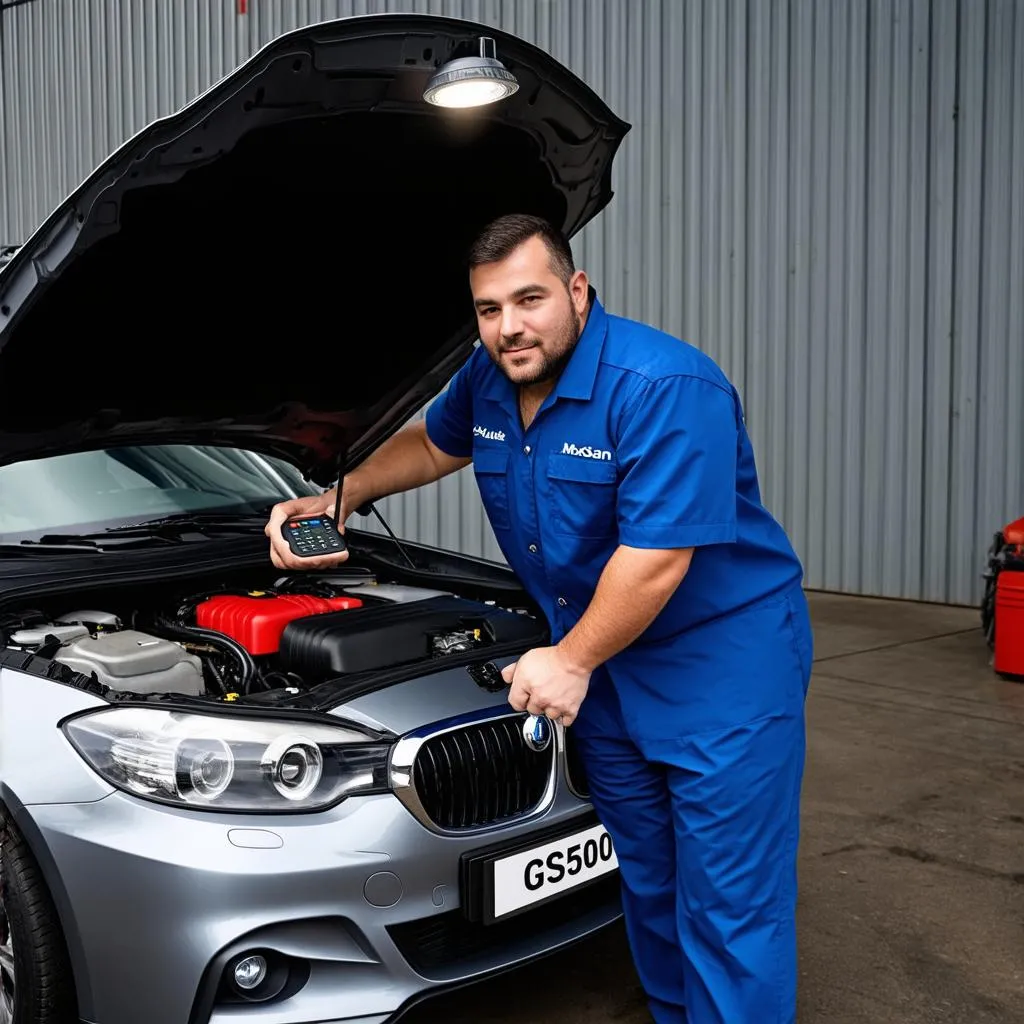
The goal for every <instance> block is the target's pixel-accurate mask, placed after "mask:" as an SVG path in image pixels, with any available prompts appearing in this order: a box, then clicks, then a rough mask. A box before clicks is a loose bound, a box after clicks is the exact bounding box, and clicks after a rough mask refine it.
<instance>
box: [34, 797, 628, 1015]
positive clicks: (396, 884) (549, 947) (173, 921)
mask: <svg viewBox="0 0 1024 1024" xmlns="http://www.w3.org/2000/svg"><path fill="white" fill-rule="evenodd" d="M588 813H589V809H588V805H587V804H585V803H583V802H582V801H580V800H579V799H578V798H577V797H575V796H574V795H573V794H572V793H571V792H570V791H569V790H568V789H567V788H566V787H565V785H564V783H562V782H561V780H560V782H559V785H558V786H557V788H556V792H555V794H554V798H553V800H552V802H551V804H550V806H549V808H548V810H547V812H546V813H545V814H544V815H543V816H542V817H540V818H538V819H534V820H532V821H530V822H528V823H523V824H519V825H515V826H509V827H505V828H498V829H494V830H490V831H489V832H487V833H486V834H482V835H476V836H458V837H454V836H450V835H436V834H434V833H432V832H430V831H428V830H427V829H425V828H424V827H423V826H422V825H421V824H420V823H419V822H418V821H417V820H416V819H415V818H414V817H413V816H412V814H410V812H409V811H408V810H407V809H406V808H405V807H404V806H403V805H402V804H401V803H400V802H399V801H398V799H397V798H396V797H394V796H392V795H383V796H377V797H370V798H361V799H358V800H356V799H353V800H350V801H348V802H346V803H344V804H342V805H341V806H339V807H337V808H334V809H332V810H330V811H327V812H323V813H320V814H315V815H303V816H287V817H285V816H277V817H266V816H262V817H255V816H239V815H209V814H201V813H195V812H188V811H177V810H174V809H170V808H167V807H161V806H157V805H154V804H150V803H147V802H145V801H142V800H138V799H135V798H133V797H130V796H127V795H125V794H122V793H114V794H112V795H110V796H107V797H105V798H103V799H101V800H97V801H95V802H93V803H78V804H46V805H35V806H32V807H29V808H23V809H22V810H21V813H20V814H19V815H18V817H19V818H25V817H27V819H28V820H27V821H24V822H23V823H24V824H25V825H29V826H30V827H29V828H27V829H26V830H25V831H26V832H29V833H32V834H34V836H35V839H36V843H38V844H39V846H40V849H41V850H42V851H45V858H43V859H44V860H45V861H46V862H48V864H49V867H50V871H49V872H48V874H49V875H51V883H52V885H53V887H54V888H56V889H58V890H59V891H57V892H55V896H56V897H57V902H58V906H60V907H61V912H62V917H63V919H64V927H65V932H66V933H67V934H68V936H69V945H70V946H71V954H72V960H73V963H74V969H75V981H76V985H77V988H78V994H79V1000H80V1006H81V1013H82V1017H83V1019H84V1020H87V1021H90V1022H92V1024H138V1022H139V1021H143V1020H144V1021H146V1022H147V1024H186V1022H187V1024H225V1022H229V1021H230V1022H234V1024H237V1022H240V1021H246V1022H253V1024H271V1022H273V1024H311V1022H316V1024H329V1022H340V1021H351V1020H355V1019H358V1020H359V1021H360V1024H383V1022H385V1021H390V1020H393V1019H395V1017H396V1016H397V1015H399V1014H400V1012H401V1011H402V1009H403V1008H404V1007H406V1006H407V1005H409V1004H410V1003H411V1002H413V1001H417V1000H419V999H422V998H424V997H425V996H427V995H429V994H430V993H432V992H434V991H439V990H441V989H443V988H446V987H448V986H451V985H454V984H459V983H464V982H467V981H471V980H476V979H478V978H482V977H484V976H486V975H488V974H490V973H492V972H495V971H500V970H504V969H507V968H509V967H513V966H516V965H518V964H521V963H524V962H526V961H528V960H530V959H532V958H534V957H537V956H539V955H543V954H545V953H548V952H552V951H554V950H556V949H558V948H560V947H562V946H565V945H567V944H569V943H571V942H574V941H576V940H578V939H580V938H582V937H584V936H585V935H587V934H589V933H591V932H593V931H595V930H597V929H599V928H601V927H603V926H605V925H607V924H609V923H611V922H612V921H614V920H616V919H617V918H618V916H619V914H620V904H619V896H618V876H617V874H612V875H610V876H607V877H606V878H605V879H604V880H603V881H601V882H598V883H596V884H594V885H592V886H590V887H588V888H586V889H584V890H581V891H579V892H577V893H575V894H567V895H566V896H564V897H562V898H561V899H558V900H556V901H555V902H554V903H550V904H548V905H546V906H543V907H540V908H538V909H536V910H533V911H530V912H528V913H526V914H524V915H522V916H519V917H516V918H512V919H510V920H508V921H505V922H502V923H499V924H495V925H490V926H487V925H483V924H476V923H472V922H470V921H468V920H467V919H466V917H465V915H464V914H463V912H462V910H461V909H460V901H461V899H462V893H461V891H460V886H461V881H460V875H461V872H460V858H461V857H462V855H463V854H466V853H470V852H472V851H475V850H479V849H481V848H484V847H489V846H492V845H493V844H494V843H495V842H501V841H503V840H505V839H510V840H513V839H517V838H521V837H523V836H525V835H529V834H531V833H532V832H535V831H538V830H547V829H549V828H551V827H552V826H558V825H559V824H571V823H572V822H574V821H577V820H579V821H582V822H586V821H587V819H586V818H585V817H582V818H581V815H587V814H588ZM253 949H260V950H270V951H272V952H276V953H277V954H280V955H283V956H285V957H291V958H294V961H293V962H294V963H297V964H299V965H301V967H302V971H303V972H304V973H303V975H302V977H303V978H304V981H303V983H302V984H301V987H299V988H298V990H297V991H295V992H294V993H293V994H291V995H289V996H288V997H287V998H284V999H281V1000H278V1001H275V1002H271V1003H265V1004H261V1003H238V1002H227V1001H225V998H224V990H223V988H221V987H220V980H221V977H222V975H223V972H224V967H225V965H226V964H227V963H228V961H229V960H231V959H232V958H233V957H234V956H235V955H237V954H240V953H243V952H245V951H248V950H253ZM300 980H302V979H300Z"/></svg>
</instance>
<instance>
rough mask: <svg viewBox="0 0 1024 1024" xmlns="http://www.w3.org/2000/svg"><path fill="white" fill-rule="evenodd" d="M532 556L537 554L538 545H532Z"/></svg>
mask: <svg viewBox="0 0 1024 1024" xmlns="http://www.w3.org/2000/svg"><path fill="white" fill-rule="evenodd" d="M530 554H531V555H535V554H537V545H536V544H531V545H530Z"/></svg>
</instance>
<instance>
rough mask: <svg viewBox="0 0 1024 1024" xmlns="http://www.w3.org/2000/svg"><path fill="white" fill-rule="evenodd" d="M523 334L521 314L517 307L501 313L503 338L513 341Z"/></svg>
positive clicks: (506, 309) (508, 308) (507, 308)
mask: <svg viewBox="0 0 1024 1024" xmlns="http://www.w3.org/2000/svg"><path fill="white" fill-rule="evenodd" d="M522 333H523V326H522V323H521V322H520V320H519V313H518V311H517V310H516V308H515V306H511V307H506V308H505V309H503V310H502V311H501V336H502V337H503V338H505V339H506V340H509V341H511V340H512V339H513V338H517V337H519V335H520V334H522Z"/></svg>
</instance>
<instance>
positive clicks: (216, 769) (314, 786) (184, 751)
mask: <svg viewBox="0 0 1024 1024" xmlns="http://www.w3.org/2000/svg"><path fill="white" fill-rule="evenodd" d="M64 732H65V734H66V735H67V737H68V739H69V740H70V741H71V743H72V745H73V746H74V747H75V749H76V750H77V751H78V753H79V754H81V755H82V757H83V758H84V759H85V760H86V762H87V763H88V764H89V765H90V766H91V767H92V768H93V770H94V771H96V772H98V773H99V774H100V775H101V776H103V778H104V779H106V780H107V781H108V782H109V783H111V785H114V786H117V787H118V789H122V790H124V791H125V792H128V793H133V794H134V795H136V796H141V797H146V798H147V799H150V800H157V801H160V802H161V803H169V804H176V805H178V806H186V807H194V808H197V809H207V810H211V811H262V812H264V813H276V812H279V811H314V810H321V809H323V808H324V807H329V806H331V805H332V804H336V803H337V802H338V801H339V800H342V799H344V798H345V797H347V796H353V795H356V794H365V793H382V792H386V791H387V788H388V786H387V777H388V776H387V759H388V750H389V746H388V744H387V743H380V742H377V741H374V740H371V739H369V738H368V737H367V736H365V735H364V734H363V733H361V732H358V731H356V730H355V729H347V728H345V727H344V726H334V725H318V724H315V723H314V724H308V723H305V722H296V723H291V722H285V721H260V720H255V719H244V718H229V717H227V716H225V715H201V714H186V713H182V712H176V711H164V710H160V709H157V708H112V709H109V710H103V711H99V712H97V713H95V714H89V715H84V716H82V717H80V718H75V719H72V720H71V721H69V722H66V723H65V725H64Z"/></svg>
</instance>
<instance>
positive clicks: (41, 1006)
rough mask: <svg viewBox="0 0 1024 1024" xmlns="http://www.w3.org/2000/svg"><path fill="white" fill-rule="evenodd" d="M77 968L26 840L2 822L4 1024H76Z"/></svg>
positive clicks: (0, 1023)
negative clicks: (73, 968)
mask: <svg viewBox="0 0 1024 1024" xmlns="http://www.w3.org/2000/svg"><path fill="white" fill-rule="evenodd" d="M75 1003H76V1000H75V995H74V984H73V981H72V977H71V964H70V962H69V960H68V953H67V948H66V946H65V944H64V935H63V932H62V930H61V927H60V921H59V919H58V917H57V911H56V909H55V908H54V905H53V900H52V899H51V898H50V893H49V891H48V889H47V888H46V883H45V882H44V881H43V877H42V874H41V872H40V871H39V867H38V865H37V864H36V862H35V859H34V858H33V857H32V853H31V851H30V850H29V848H28V844H27V843H26V842H25V840H24V837H23V836H22V835H21V833H20V832H19V831H18V830H17V829H16V828H15V827H14V825H13V823H12V822H11V821H10V820H9V819H8V818H6V817H2V818H0V1024H75V1022H77V1020H78V1014H77V1008H76V1005H75Z"/></svg>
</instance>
